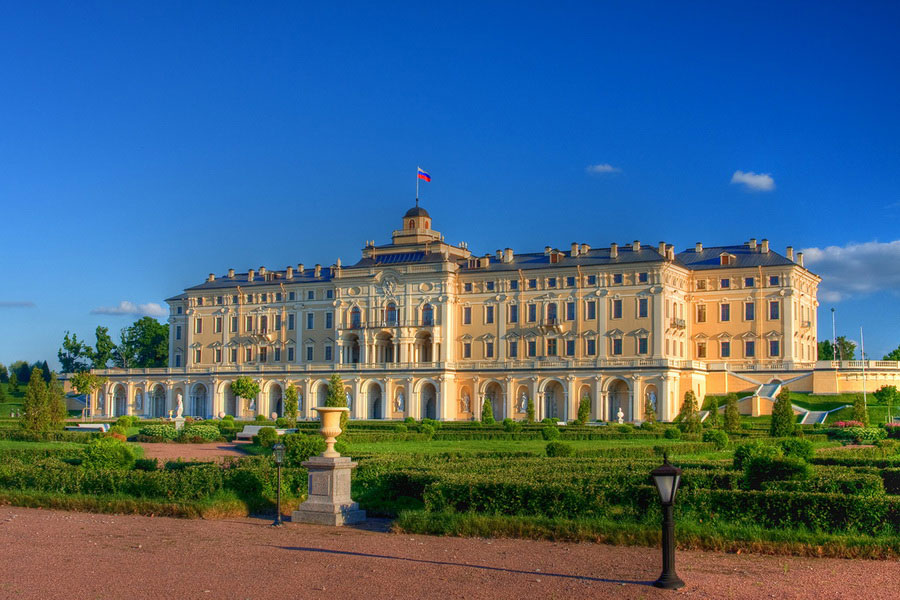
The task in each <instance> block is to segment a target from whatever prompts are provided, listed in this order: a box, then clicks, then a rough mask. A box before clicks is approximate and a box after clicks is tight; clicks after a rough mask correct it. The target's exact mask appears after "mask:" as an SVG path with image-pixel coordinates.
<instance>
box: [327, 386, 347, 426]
mask: <svg viewBox="0 0 900 600" xmlns="http://www.w3.org/2000/svg"><path fill="white" fill-rule="evenodd" d="M325 406H335V407H338V406H347V394H346V392H344V381H343V380H342V379H341V376H340V375H338V374H337V373H332V374H331V377H330V378H329V379H328V395H327V396H325ZM348 419H349V416H348V414H347V413H346V412H345V413H343V414H341V429H343V430H345V431H346V430H347V420H348Z"/></svg>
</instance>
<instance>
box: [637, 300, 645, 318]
mask: <svg viewBox="0 0 900 600" xmlns="http://www.w3.org/2000/svg"><path fill="white" fill-rule="evenodd" d="M646 317H647V299H646V298H638V318H639V319H645V318H646Z"/></svg>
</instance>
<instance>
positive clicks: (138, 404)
mask: <svg viewBox="0 0 900 600" xmlns="http://www.w3.org/2000/svg"><path fill="white" fill-rule="evenodd" d="M134 408H135V410H137V411H142V410H144V395H143V394H142V393H140V392H138V393H137V394H135V395H134Z"/></svg>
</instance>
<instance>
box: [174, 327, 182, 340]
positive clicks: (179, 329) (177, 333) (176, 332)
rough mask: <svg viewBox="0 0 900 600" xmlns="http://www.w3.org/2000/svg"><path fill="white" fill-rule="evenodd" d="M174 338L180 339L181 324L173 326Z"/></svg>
mask: <svg viewBox="0 0 900 600" xmlns="http://www.w3.org/2000/svg"><path fill="white" fill-rule="evenodd" d="M175 339H176V340H180V339H181V325H176V326H175Z"/></svg>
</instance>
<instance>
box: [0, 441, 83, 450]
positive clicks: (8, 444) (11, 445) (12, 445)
mask: <svg viewBox="0 0 900 600" xmlns="http://www.w3.org/2000/svg"><path fill="white" fill-rule="evenodd" d="M83 447H84V444H76V443H75V442H16V441H12V440H0V450H7V449H22V448H28V449H32V450H51V449H59V448H83Z"/></svg>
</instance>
